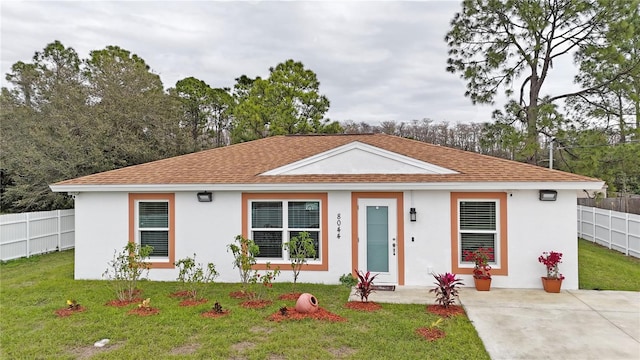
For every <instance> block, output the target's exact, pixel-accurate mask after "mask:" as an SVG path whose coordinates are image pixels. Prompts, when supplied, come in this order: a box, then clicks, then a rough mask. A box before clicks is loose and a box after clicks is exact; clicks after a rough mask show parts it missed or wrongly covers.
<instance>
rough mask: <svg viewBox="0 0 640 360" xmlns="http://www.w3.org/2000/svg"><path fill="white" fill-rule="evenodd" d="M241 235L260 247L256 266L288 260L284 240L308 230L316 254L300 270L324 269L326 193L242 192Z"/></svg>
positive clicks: (326, 253)
mask: <svg viewBox="0 0 640 360" xmlns="http://www.w3.org/2000/svg"><path fill="white" fill-rule="evenodd" d="M242 197H243V214H244V215H245V216H243V229H246V230H245V231H243V236H245V237H247V238H250V239H252V240H253V241H254V242H255V243H256V245H258V246H259V248H260V253H259V254H258V255H257V256H256V258H257V259H258V263H259V264H258V265H256V266H255V268H256V269H263V268H264V264H266V263H267V262H270V263H271V264H272V267H273V264H289V261H290V258H289V254H288V252H287V250H285V249H284V248H283V245H284V243H286V242H288V241H289V240H290V239H291V238H292V237H294V236H298V234H300V233H301V232H307V233H309V236H310V237H311V238H312V239H313V242H314V247H315V249H316V257H315V258H313V259H308V260H307V264H306V265H304V266H303V270H327V266H328V261H327V260H328V259H327V257H328V250H327V246H328V244H327V243H328V234H327V194H326V193H320V194H316V193H309V194H296V193H284V194H282V193H281V194H243V195H242Z"/></svg>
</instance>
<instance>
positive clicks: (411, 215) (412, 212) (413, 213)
mask: <svg viewBox="0 0 640 360" xmlns="http://www.w3.org/2000/svg"><path fill="white" fill-rule="evenodd" d="M416 215H417V214H416V208H411V209H409V219H410V220H411V221H416Z"/></svg>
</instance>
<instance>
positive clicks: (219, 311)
mask: <svg viewBox="0 0 640 360" xmlns="http://www.w3.org/2000/svg"><path fill="white" fill-rule="evenodd" d="M212 310H213V312H214V313H216V314H222V313H223V312H224V310H223V309H222V305H220V303H219V302H217V301H216V303H215V304H213V309H212Z"/></svg>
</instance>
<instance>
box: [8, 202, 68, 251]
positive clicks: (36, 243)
mask: <svg viewBox="0 0 640 360" xmlns="http://www.w3.org/2000/svg"><path fill="white" fill-rule="evenodd" d="M74 246H75V212H74V209H70V210H53V211H38V212H30V213H22V214H5V215H0V260H2V261H5V260H11V259H17V258H21V257H29V256H31V255H37V254H43V253H47V252H51V251H62V250H67V249H72V248H73V247H74Z"/></svg>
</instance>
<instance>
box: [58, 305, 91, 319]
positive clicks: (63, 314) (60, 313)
mask: <svg viewBox="0 0 640 360" xmlns="http://www.w3.org/2000/svg"><path fill="white" fill-rule="evenodd" d="M85 310H86V308H85V307H84V306H78V307H77V308H75V309H69V308H64V309H58V310H56V311H55V313H56V315H58V317H67V316H71V315H72V314H73V313H77V312H83V311H85Z"/></svg>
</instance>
